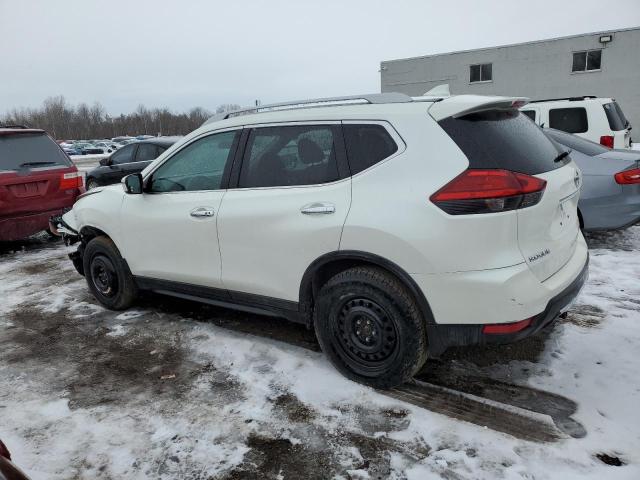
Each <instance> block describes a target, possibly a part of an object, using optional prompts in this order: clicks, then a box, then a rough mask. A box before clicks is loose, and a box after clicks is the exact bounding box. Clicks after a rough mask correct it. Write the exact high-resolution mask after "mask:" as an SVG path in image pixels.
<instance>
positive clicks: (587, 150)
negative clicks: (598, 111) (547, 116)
mask: <svg viewBox="0 0 640 480" xmlns="http://www.w3.org/2000/svg"><path fill="white" fill-rule="evenodd" d="M545 133H546V134H547V135H549V136H550V137H551V138H552V139H553V140H555V141H556V142H558V143H559V144H560V145H564V146H565V147H569V148H570V149H571V150H575V151H576V152H580V153H584V154H585V155H589V156H590V157H593V156H595V155H600V154H601V153H606V152H608V151H609V149H608V148H606V147H603V146H602V145H600V144H599V143H595V142H592V141H590V140H586V139H584V138H582V137H578V136H577V135H571V134H570V133H564V132H558V131H556V130H545Z"/></svg>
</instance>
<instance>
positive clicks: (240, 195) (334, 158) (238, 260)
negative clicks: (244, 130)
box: [218, 122, 351, 302]
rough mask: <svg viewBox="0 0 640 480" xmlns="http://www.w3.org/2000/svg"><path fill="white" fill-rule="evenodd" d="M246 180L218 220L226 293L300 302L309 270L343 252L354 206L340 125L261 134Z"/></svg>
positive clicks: (242, 175) (251, 143) (244, 171)
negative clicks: (342, 241) (330, 255)
mask: <svg viewBox="0 0 640 480" xmlns="http://www.w3.org/2000/svg"><path fill="white" fill-rule="evenodd" d="M238 173H239V179H238V181H237V183H238V188H234V189H230V190H229V191H228V192H227V194H226V195H225V197H224V200H223V202H222V206H221V210H220V216H219V217H218V234H219V237H220V249H221V254H222V280H223V283H224V286H225V287H226V288H227V289H229V290H231V291H232V295H238V293H237V292H247V293H251V294H254V295H258V297H256V298H257V299H259V298H260V296H262V297H271V298H277V299H281V300H288V301H294V302H297V301H298V298H299V288H300V282H301V279H302V276H303V274H304V272H305V270H306V269H307V267H308V266H309V265H310V264H311V262H313V261H314V260H315V259H317V258H318V257H320V256H321V255H323V254H325V253H328V252H332V251H336V250H338V249H339V245H340V235H341V233H342V227H343V225H344V222H345V219H346V215H347V212H348V210H349V205H350V202H351V180H350V178H349V177H348V172H347V169H346V161H345V157H344V145H343V140H342V134H341V129H340V124H339V122H314V123H312V124H300V123H297V124H295V125H291V124H288V125H287V124H283V125H277V126H261V127H255V128H253V129H251V130H250V133H249V136H248V140H247V143H246V148H245V152H244V155H243V159H242V165H241V169H239V172H238ZM233 292H236V293H233ZM256 298H254V300H255V299H256Z"/></svg>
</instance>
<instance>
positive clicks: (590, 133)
mask: <svg viewBox="0 0 640 480" xmlns="http://www.w3.org/2000/svg"><path fill="white" fill-rule="evenodd" d="M520 111H521V112H522V113H524V114H525V115H527V116H528V117H530V118H531V119H532V120H533V121H534V122H536V123H537V124H538V125H540V126H542V127H544V128H555V129H556V130H562V131H563V132H569V133H574V134H576V135H578V136H580V137H583V138H586V139H587V140H591V141H592V142H596V143H600V144H602V145H604V146H605V147H609V148H631V124H630V123H629V121H628V120H627V118H626V117H625V116H624V113H623V112H622V109H621V108H620V105H618V103H617V102H616V101H615V99H613V98H599V97H590V96H585V97H570V98H556V99H551V100H535V101H533V102H530V103H529V104H527V105H526V106H525V107H523V108H521V109H520Z"/></svg>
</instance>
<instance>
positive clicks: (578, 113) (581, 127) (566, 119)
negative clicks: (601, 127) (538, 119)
mask: <svg viewBox="0 0 640 480" xmlns="http://www.w3.org/2000/svg"><path fill="white" fill-rule="evenodd" d="M549 126H550V127H551V128H556V129H558V130H562V131H563V132H569V133H584V132H586V131H587V130H589V123H588V121H587V111H586V110H585V109H584V108H582V107H575V108H552V109H551V110H549Z"/></svg>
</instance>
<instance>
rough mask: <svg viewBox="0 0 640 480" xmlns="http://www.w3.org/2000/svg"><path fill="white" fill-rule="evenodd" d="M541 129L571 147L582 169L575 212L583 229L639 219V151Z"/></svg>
mask: <svg viewBox="0 0 640 480" xmlns="http://www.w3.org/2000/svg"><path fill="white" fill-rule="evenodd" d="M544 132H545V133H546V134H547V135H548V136H549V137H550V138H551V139H553V140H554V141H556V142H558V143H559V144H560V145H562V146H564V147H566V148H568V149H571V158H572V159H573V160H574V161H575V162H576V164H577V165H578V167H579V168H580V170H581V171H582V175H583V182H582V192H581V193H580V201H579V202H578V215H579V216H580V225H581V226H582V228H583V229H584V230H587V231H591V230H617V229H622V228H626V227H630V226H631V225H635V224H636V223H638V222H640V152H635V151H633V150H611V149H609V148H606V147H603V146H602V145H600V144H598V143H595V142H591V141H589V140H585V139H584V138H581V137H578V136H576V135H572V134H570V133H566V132H562V131H560V130H554V129H551V128H549V129H545V130H544Z"/></svg>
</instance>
